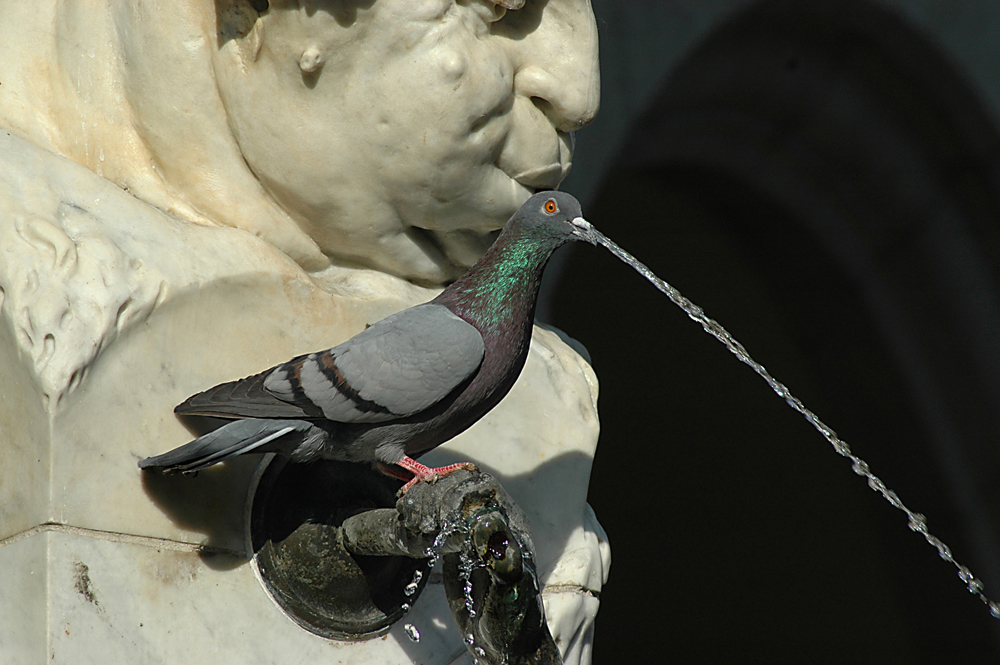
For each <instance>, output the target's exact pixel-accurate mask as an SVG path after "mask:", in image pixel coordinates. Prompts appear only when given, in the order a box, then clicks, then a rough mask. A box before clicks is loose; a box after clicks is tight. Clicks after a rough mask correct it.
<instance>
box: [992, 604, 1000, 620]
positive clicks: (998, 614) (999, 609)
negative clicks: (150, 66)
mask: <svg viewBox="0 0 1000 665" xmlns="http://www.w3.org/2000/svg"><path fill="white" fill-rule="evenodd" d="M990 614H992V615H993V618H994V619H1000V605H997V604H996V603H995V602H993V601H992V600H991V601H990Z"/></svg>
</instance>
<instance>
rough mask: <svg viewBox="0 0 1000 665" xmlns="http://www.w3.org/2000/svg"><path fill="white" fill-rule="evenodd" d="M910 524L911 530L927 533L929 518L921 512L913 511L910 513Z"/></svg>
mask: <svg viewBox="0 0 1000 665" xmlns="http://www.w3.org/2000/svg"><path fill="white" fill-rule="evenodd" d="M908 526H909V527H910V531H916V532H917V533H927V518H926V517H924V516H923V515H921V514H920V513H913V514H912V515H910V523H909V525H908Z"/></svg>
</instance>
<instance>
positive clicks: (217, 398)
mask: <svg viewBox="0 0 1000 665" xmlns="http://www.w3.org/2000/svg"><path fill="white" fill-rule="evenodd" d="M589 229H590V226H589V224H587V223H586V222H585V221H584V220H583V218H582V217H581V214H580V206H579V203H577V201H576V199H574V198H573V197H572V196H570V195H568V194H564V193H561V192H542V193H539V194H536V195H534V196H533V197H532V198H531V199H529V200H528V201H527V202H526V203H525V204H524V205H523V206H522V207H521V209H520V210H518V212H517V213H515V214H514V216H513V217H511V219H510V221H508V222H507V225H506V226H505V227H504V230H503V231H502V232H501V234H500V236H499V237H498V239H497V241H496V243H494V245H493V247H491V248H490V249H489V250H488V251H487V253H486V254H485V255H484V256H483V258H482V259H480V261H479V262H477V263H476V265H474V266H473V267H472V268H470V269H469V271H468V272H467V273H466V274H465V275H463V276H462V277H461V278H460V279H459V280H458V281H456V282H455V283H454V284H451V285H450V286H449V287H448V288H446V289H445V290H444V291H443V292H442V293H441V294H440V295H439V296H438V297H437V298H435V299H434V300H432V301H431V302H429V303H425V304H422V305H417V306H415V307H411V308H409V309H406V310H403V311H401V312H398V313H396V314H393V315H392V316H389V317H387V318H385V319H382V320H381V321H379V322H377V323H375V324H373V325H372V326H370V327H369V328H368V329H366V330H364V331H362V332H360V333H358V334H357V335H356V336H354V337H352V338H351V339H349V340H347V341H346V342H344V343H343V344H340V345H338V346H335V347H333V348H331V349H327V350H325V351H318V352H316V353H311V354H308V355H304V356H299V357H297V358H293V359H292V360H290V361H288V362H286V363H283V364H281V365H278V366H276V367H273V368H271V369H269V370H267V371H265V372H262V373H260V374H256V375H254V376H250V377H247V378H245V379H242V380H239V381H233V382H229V383H224V384H220V385H218V386H215V387H214V388H211V389H209V390H206V391H204V392H202V393H198V394H196V395H193V396H192V397H190V398H189V399H187V400H186V401H184V402H183V403H182V404H180V405H179V406H177V408H176V409H175V412H176V413H178V414H180V415H202V416H214V417H218V418H225V419H231V420H232V422H229V423H227V424H226V425H224V426H222V427H220V428H219V429H217V430H214V431H212V432H209V433H208V434H205V435H204V436H201V437H199V438H197V439H195V440H194V441H192V442H190V443H188V444H186V445H184V446H181V447H179V448H176V449H174V450H172V451H170V452H167V453H164V454H162V455H158V456H156V457H150V458H147V459H145V460H142V461H141V462H140V463H139V466H140V467H141V468H165V469H176V470H181V471H196V470H199V469H202V468H204V467H206V466H210V465H212V464H215V463H217V462H220V461H222V460H224V459H226V458H228V457H232V456H233V455H239V454H244V453H264V452H277V453H280V454H284V455H288V456H290V457H291V458H292V459H293V460H295V461H309V460H312V459H316V458H326V459H335V460H345V461H355V462H370V463H377V464H380V465H382V468H383V469H384V470H388V469H387V467H392V465H398V466H400V467H402V468H403V469H406V470H407V471H409V472H410V473H412V474H414V478H413V480H414V481H416V480H418V479H421V478H423V479H429V478H431V477H433V476H434V475H435V474H436V473H437V472H442V471H447V469H428V468H427V467H424V466H423V465H421V464H419V463H417V462H415V461H414V460H413V458H415V457H419V456H420V455H421V454H423V453H425V452H427V451H429V450H431V449H433V448H435V447H437V446H438V445H440V444H442V443H444V442H445V441H447V440H448V439H451V438H452V437H454V436H455V435H457V434H459V433H460V432H462V431H463V430H465V429H467V428H468V427H469V426H470V425H472V424H473V423H474V422H476V421H477V420H479V419H480V418H481V417H482V416H483V415H485V414H486V413H487V412H488V411H489V410H490V409H492V408H493V407H494V406H496V404H497V403H498V402H499V401H500V400H501V399H503V397H504V396H505V395H506V394H507V392H508V391H509V390H510V388H511V387H512V386H513V384H514V382H515V381H516V379H517V377H518V375H519V374H520V372H521V369H522V367H523V366H524V362H525V360H526V358H527V354H528V346H529V343H530V341H531V330H532V324H533V320H534V311H535V303H536V300H537V297H538V288H539V285H540V283H541V275H542V271H543V270H544V267H545V264H546V263H547V262H548V259H549V257H550V256H551V254H552V252H553V251H554V250H555V249H556V248H557V247H559V246H560V245H562V244H564V243H565V242H567V241H570V240H579V239H582V240H587V241H590V242H593V239H592V237H591V236H590V235H589ZM391 473H392V474H393V475H397V474H398V475H402V473H401V472H400V471H398V470H397V471H391Z"/></svg>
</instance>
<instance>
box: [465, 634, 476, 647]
mask: <svg viewBox="0 0 1000 665" xmlns="http://www.w3.org/2000/svg"><path fill="white" fill-rule="evenodd" d="M465 643H466V644H469V645H472V644H475V643H476V636H475V635H473V634H472V633H466V634H465Z"/></svg>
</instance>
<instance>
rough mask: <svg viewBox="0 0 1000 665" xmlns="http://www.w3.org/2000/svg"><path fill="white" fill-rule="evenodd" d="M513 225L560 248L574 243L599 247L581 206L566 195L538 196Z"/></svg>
mask: <svg viewBox="0 0 1000 665" xmlns="http://www.w3.org/2000/svg"><path fill="white" fill-rule="evenodd" d="M511 222H516V223H517V224H519V225H520V226H521V228H522V229H523V232H526V233H530V234H532V235H536V234H537V235H538V236H540V237H544V238H549V239H552V240H554V241H556V243H557V244H562V243H563V242H568V241H570V240H585V241H586V242H589V243H590V244H592V245H596V244H597V240H596V238H595V236H594V233H595V232H594V228H593V227H592V226H591V225H590V223H589V222H588V221H587V220H585V219H584V218H583V211H582V210H581V209H580V202H579V201H577V200H576V199H575V198H574V197H573V196H572V195H571V194H567V193H566V192H557V191H554V190H549V191H543V192H538V193H537V194H535V195H534V196H532V197H531V198H530V199H528V200H527V201H525V203H524V205H522V206H521V208H520V209H519V210H518V211H517V212H516V213H514V216H513V217H512V218H511Z"/></svg>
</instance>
